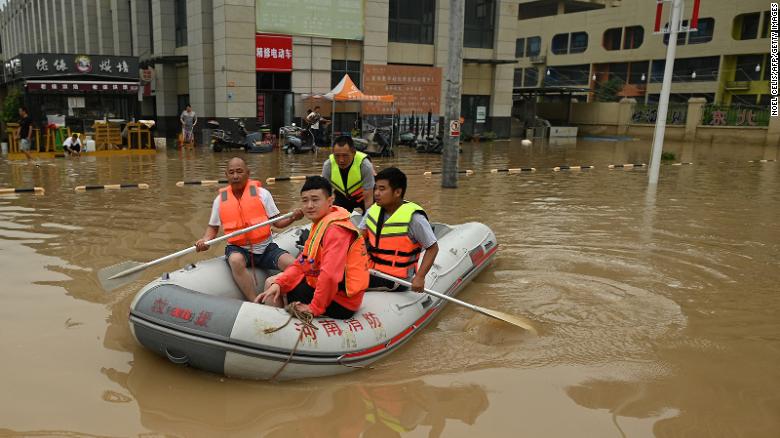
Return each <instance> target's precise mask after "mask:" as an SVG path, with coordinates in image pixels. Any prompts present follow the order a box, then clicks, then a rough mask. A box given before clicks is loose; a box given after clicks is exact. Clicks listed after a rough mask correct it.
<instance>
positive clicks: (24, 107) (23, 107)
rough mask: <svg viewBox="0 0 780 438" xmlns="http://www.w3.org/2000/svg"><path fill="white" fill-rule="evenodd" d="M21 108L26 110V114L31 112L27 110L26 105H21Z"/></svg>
mask: <svg viewBox="0 0 780 438" xmlns="http://www.w3.org/2000/svg"><path fill="white" fill-rule="evenodd" d="M19 109H20V110H22V111H24V112H25V113H26V114H30V111H27V107H26V106H24V105H22V106H20V107H19Z"/></svg>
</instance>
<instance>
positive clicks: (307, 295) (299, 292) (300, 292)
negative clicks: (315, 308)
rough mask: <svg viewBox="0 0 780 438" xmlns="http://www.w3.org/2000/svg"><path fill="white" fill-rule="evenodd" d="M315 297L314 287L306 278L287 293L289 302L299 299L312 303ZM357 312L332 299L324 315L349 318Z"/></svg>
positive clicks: (302, 301)
mask: <svg viewBox="0 0 780 438" xmlns="http://www.w3.org/2000/svg"><path fill="white" fill-rule="evenodd" d="M313 299H314V288H313V287H311V286H309V283H307V282H306V278H304V279H302V280H301V282H300V283H298V285H297V286H295V288H294V289H293V290H291V291H290V292H288V293H287V302H288V303H292V302H293V301H298V302H300V303H303V304H309V303H311V300H313ZM354 314H355V311H354V310H349V309H347V308H346V307H344V306H342V305H341V304H339V303H337V302H335V301H331V303H330V305H329V306H328V308H327V309H325V313H323V315H325V316H329V317H331V318H336V319H349V318H352V316H353V315H354Z"/></svg>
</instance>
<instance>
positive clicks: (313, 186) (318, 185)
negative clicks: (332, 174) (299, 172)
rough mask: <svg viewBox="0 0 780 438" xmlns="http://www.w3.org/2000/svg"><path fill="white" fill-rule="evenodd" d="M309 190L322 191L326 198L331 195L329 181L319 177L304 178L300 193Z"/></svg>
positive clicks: (331, 188)
mask: <svg viewBox="0 0 780 438" xmlns="http://www.w3.org/2000/svg"><path fill="white" fill-rule="evenodd" d="M309 190H322V191H323V192H325V194H326V195H328V197H330V196H331V195H333V186H331V185H330V181H328V180H327V179H325V178H323V177H321V176H319V175H315V176H307V177H306V181H305V182H304V183H303V187H301V193H303V192H307V191H309Z"/></svg>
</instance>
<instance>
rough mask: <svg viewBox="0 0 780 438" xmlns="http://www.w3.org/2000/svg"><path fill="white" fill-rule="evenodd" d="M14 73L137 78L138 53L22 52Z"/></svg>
mask: <svg viewBox="0 0 780 438" xmlns="http://www.w3.org/2000/svg"><path fill="white" fill-rule="evenodd" d="M15 59H16V60H18V68H17V69H15V71H14V72H13V73H14V74H21V76H22V77H24V78H34V77H47V76H56V77H64V76H94V77H105V78H112V79H131V80H138V77H139V69H138V58H137V57H135V56H104V55H73V54H61V53H36V54H22V55H19V57H18V58H15Z"/></svg>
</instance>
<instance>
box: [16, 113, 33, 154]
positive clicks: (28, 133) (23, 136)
mask: <svg viewBox="0 0 780 438" xmlns="http://www.w3.org/2000/svg"><path fill="white" fill-rule="evenodd" d="M19 117H21V120H19V131H18V132H17V134H16V138H17V139H19V150H20V151H22V152H23V153H24V155H25V156H26V157H27V163H28V164H29V163H32V160H33V159H32V155H30V143H31V139H32V130H33V127H32V120H31V119H30V115H29V114H28V112H27V108H26V107H20V108H19Z"/></svg>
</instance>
